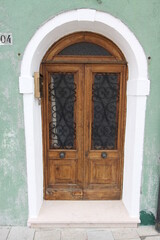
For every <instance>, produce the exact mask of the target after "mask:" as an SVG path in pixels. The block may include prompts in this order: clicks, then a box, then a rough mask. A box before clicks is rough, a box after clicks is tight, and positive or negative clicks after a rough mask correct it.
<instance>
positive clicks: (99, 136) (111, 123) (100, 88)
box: [92, 73, 119, 149]
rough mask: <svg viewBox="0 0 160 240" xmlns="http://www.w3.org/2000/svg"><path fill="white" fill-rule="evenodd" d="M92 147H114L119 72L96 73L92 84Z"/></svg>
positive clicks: (116, 133)
mask: <svg viewBox="0 0 160 240" xmlns="http://www.w3.org/2000/svg"><path fill="white" fill-rule="evenodd" d="M92 101H93V122H92V149H116V148H117V135H118V112H119V109H118V102H119V74H118V73H110V74H109V73H96V74H95V76H94V83H93V85H92Z"/></svg>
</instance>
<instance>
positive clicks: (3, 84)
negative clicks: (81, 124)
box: [0, 0, 160, 225]
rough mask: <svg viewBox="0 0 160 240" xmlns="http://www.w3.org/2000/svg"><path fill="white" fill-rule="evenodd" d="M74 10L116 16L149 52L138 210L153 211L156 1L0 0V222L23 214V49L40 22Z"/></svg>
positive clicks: (157, 143) (158, 39) (159, 54)
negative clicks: (9, 36) (4, 36)
mask: <svg viewBox="0 0 160 240" xmlns="http://www.w3.org/2000/svg"><path fill="white" fill-rule="evenodd" d="M77 8H91V9H97V10H100V11H105V12H107V13H111V14H112V15H113V16H115V17H117V18H119V19H121V20H122V21H123V22H124V23H125V24H126V25H127V26H128V27H129V28H130V29H131V30H132V31H133V33H134V34H135V35H136V37H137V38H138V39H139V41H140V43H141V45H142V46H143V48H144V50H145V52H146V55H147V56H151V61H150V62H149V78H150V80H151V93H150V96H149V97H148V100H147V110H146V127H145V141H144V161H143V174H142V188H141V210H143V211H144V212H152V213H153V214H154V215H155V213H156V205H157V193H158V178H159V173H160V94H159V90H160V70H159V63H160V17H159V16H160V1H159V0H112V1H111V0H74V1H71V0H63V1H62V0H59V1H53V0H41V1H39V0H27V1H26V0H0V32H11V33H13V45H12V46H0V105H1V107H0V225H4V224H9V225H17V224H20V225H24V224H26V221H27V216H28V203H27V183H26V178H27V177H26V157H25V138H24V123H23V102H22V95H20V94H19V89H18V77H19V72H20V64H21V59H22V56H23V52H24V50H25V47H26V45H27V43H28V42H29V40H30V39H31V38H32V36H33V34H34V33H35V31H36V30H37V29H38V28H39V27H40V26H41V25H42V24H43V23H44V22H46V21H47V20H48V19H50V18H52V17H53V16H55V15H57V14H59V13H61V12H64V11H67V10H71V9H77ZM19 53H20V56H19ZM145 224H146V223H145Z"/></svg>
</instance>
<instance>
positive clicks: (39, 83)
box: [34, 72, 43, 104]
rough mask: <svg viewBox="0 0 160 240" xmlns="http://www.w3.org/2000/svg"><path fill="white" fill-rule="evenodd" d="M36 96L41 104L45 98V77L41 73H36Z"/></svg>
mask: <svg viewBox="0 0 160 240" xmlns="http://www.w3.org/2000/svg"><path fill="white" fill-rule="evenodd" d="M34 96H35V98H38V101H39V104H40V103H41V98H42V97H43V76H42V74H40V73H39V72H35V73H34Z"/></svg>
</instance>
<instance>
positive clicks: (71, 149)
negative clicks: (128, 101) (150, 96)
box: [42, 64, 125, 200]
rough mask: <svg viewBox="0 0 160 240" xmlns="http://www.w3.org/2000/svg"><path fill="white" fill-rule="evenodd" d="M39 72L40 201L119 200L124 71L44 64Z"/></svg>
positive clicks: (112, 66) (106, 66)
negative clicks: (43, 198)
mask: <svg viewBox="0 0 160 240" xmlns="http://www.w3.org/2000/svg"><path fill="white" fill-rule="evenodd" d="M42 73H43V77H44V91H43V94H44V97H43V99H42V119H43V123H42V124H43V146H44V148H43V149H44V190H45V191H44V193H45V199H60V200H61V199H64V200H65V199H71V200H81V199H90V200H92V199H93V200H94V199H101V200H103V199H120V198H121V190H122V189H121V186H122V171H123V161H122V159H123V142H124V140H123V138H124V119H125V114H124V113H125V81H123V80H124V79H125V76H124V74H125V66H124V65H115V64H58V65H57V64H44V65H43V66H42ZM123 93H124V94H123Z"/></svg>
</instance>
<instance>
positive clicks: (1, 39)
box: [0, 33, 12, 45]
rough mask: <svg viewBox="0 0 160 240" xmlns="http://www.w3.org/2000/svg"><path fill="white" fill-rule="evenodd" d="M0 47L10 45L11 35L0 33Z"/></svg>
mask: <svg viewBox="0 0 160 240" xmlns="http://www.w3.org/2000/svg"><path fill="white" fill-rule="evenodd" d="M0 45H12V33H0Z"/></svg>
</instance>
